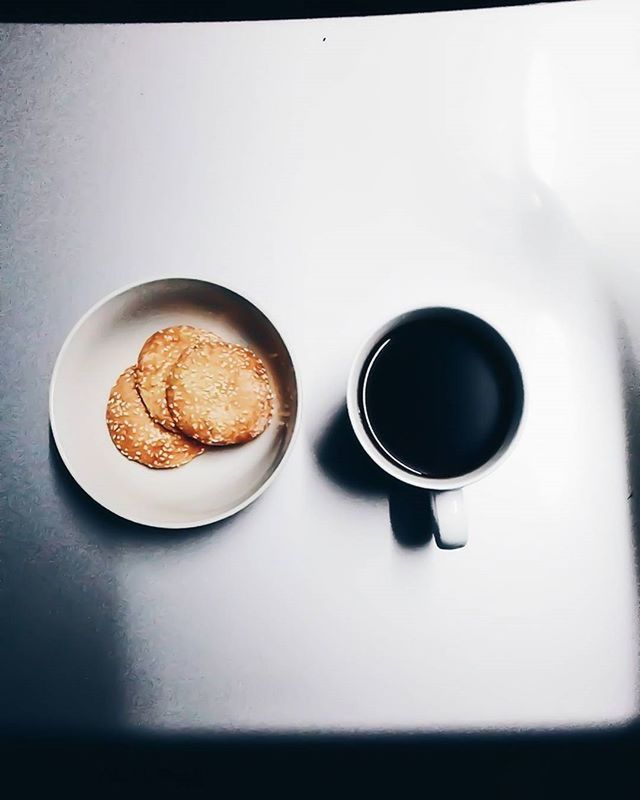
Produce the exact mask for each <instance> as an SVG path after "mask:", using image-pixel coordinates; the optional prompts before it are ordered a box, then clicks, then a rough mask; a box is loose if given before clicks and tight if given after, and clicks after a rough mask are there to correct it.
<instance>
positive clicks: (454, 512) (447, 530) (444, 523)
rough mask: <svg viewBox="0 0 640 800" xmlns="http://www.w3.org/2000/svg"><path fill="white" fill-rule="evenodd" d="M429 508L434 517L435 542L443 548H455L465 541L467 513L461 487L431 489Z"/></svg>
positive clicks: (466, 536) (466, 535)
mask: <svg viewBox="0 0 640 800" xmlns="http://www.w3.org/2000/svg"><path fill="white" fill-rule="evenodd" d="M431 509H432V511H433V516H434V517H435V521H436V525H437V531H436V542H437V544H438V547H441V548H443V550H455V549H456V548H457V547H464V546H465V544H466V543H467V538H468V532H467V514H466V511H465V508H464V498H463V497H462V489H450V490H448V491H444V492H441V491H433V490H432V491H431Z"/></svg>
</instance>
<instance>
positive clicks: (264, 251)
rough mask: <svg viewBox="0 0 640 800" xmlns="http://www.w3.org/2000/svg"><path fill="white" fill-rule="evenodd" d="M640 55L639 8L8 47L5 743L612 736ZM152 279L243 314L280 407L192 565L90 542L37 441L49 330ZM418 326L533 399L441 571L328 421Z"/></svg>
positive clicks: (634, 659) (96, 37)
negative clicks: (287, 417) (358, 369)
mask: <svg viewBox="0 0 640 800" xmlns="http://www.w3.org/2000/svg"><path fill="white" fill-rule="evenodd" d="M639 32H640V9H638V7H637V5H636V4H634V3H631V2H629V3H627V2H610V3H605V2H593V3H572V4H567V5H562V4H559V5H553V6H548V7H544V6H538V7H530V8H512V9H504V10H483V11H473V12H459V13H458V12H455V13H443V14H427V15H415V16H405V17H380V18H370V19H367V18H363V19H345V20H308V21H294V22H268V23H221V24H202V25H185V24H176V25H174V24H170V25H158V26H152V25H130V26H101V25H96V26H55V25H53V26H5V27H3V28H1V29H0V310H1V314H2V331H1V343H2V347H1V348H0V360H1V361H0V368H1V373H2V406H1V410H0V470H1V475H0V492H1V494H0V580H1V583H0V592H1V594H2V601H1V606H2V613H1V615H0V641H1V642H2V645H1V649H2V657H1V658H0V726H1V727H2V728H3V729H9V730H29V731H33V730H39V729H54V730H81V731H87V730H99V731H111V732H113V731H115V732H130V731H140V730H145V731H146V730H151V731H193V730H196V731H205V732H210V731H256V730H259V731H300V730H313V731H344V732H352V731H381V730H385V731H408V730H424V731H441V730H446V731H477V730H481V729H487V728H498V729H505V728H509V729H511V728H514V727H515V728H519V729H536V730H539V729H545V730H546V729H549V728H563V729H564V728H572V729H575V728H579V729H581V728H584V727H588V726H603V725H620V724H624V723H626V722H628V721H629V720H632V719H635V717H636V715H637V713H638V694H637V686H638V619H637V603H638V592H637V575H636V568H635V563H634V550H633V548H634V525H633V522H634V518H635V510H636V506H635V503H637V502H638V499H637V498H634V486H635V494H636V495H638V494H639V493H640V487H638V485H637V483H636V482H637V480H639V479H640V470H639V464H640V461H639V459H638V456H637V447H638V441H637V438H636V436H635V433H636V431H637V430H638V427H639V426H638V421H639V415H638V412H637V411H636V407H637V399H638V398H637V388H638V381H637V378H636V376H637V370H636V361H635V357H634V342H637V341H638V336H639V334H640V329H639V327H638V324H637V323H636V322H635V317H634V316H633V314H632V313H631V310H632V309H633V306H634V302H635V301H636V300H637V299H638V297H639V295H640V289H639V286H640V282H639V281H638V279H637V277H636V274H635V273H636V272H637V260H638V255H639V254H640V233H639V232H638V226H637V208H638V187H639V186H640V111H638V104H637V98H638V96H639V94H638V92H639V91H640V55H639V53H638V49H637V40H638V34H639ZM634 265H635V266H634ZM161 275H187V276H191V275H196V276H197V275H200V276H204V277H207V278H209V279H211V280H214V281H215V282H217V283H220V284H223V285H226V286H229V287H230V288H232V289H234V290H236V291H238V292H241V293H242V292H243V291H244V292H246V293H247V294H248V296H249V297H251V298H255V300H256V301H257V302H258V303H259V304H260V306H261V307H262V308H263V309H264V311H265V312H266V313H267V314H268V315H270V316H271V318H272V319H273V321H274V322H275V324H276V325H277V326H278V329H279V330H280V332H281V333H282V334H283V336H284V338H285V341H286V342H287V344H288V345H289V346H290V347H291V349H292V352H293V354H294V356H295V359H296V363H297V364H298V366H299V371H300V375H299V378H300V381H301V386H302V395H303V403H302V420H301V424H302V428H301V433H300V436H299V437H298V439H297V441H296V443H295V447H294V451H293V452H292V453H291V457H290V459H289V461H288V462H287V464H286V465H285V466H284V468H283V470H282V472H281V474H280V475H279V476H278V478H277V480H276V481H275V482H274V484H273V485H272V486H271V487H270V488H269V489H268V491H267V492H266V493H265V494H264V495H263V496H262V497H261V498H260V499H259V500H258V501H257V502H256V503H255V504H253V505H252V506H250V507H249V508H247V509H245V510H244V511H242V512H241V513H240V514H238V515H237V516H236V517H234V518H232V519H229V520H226V521H225V522H223V523H220V524H217V525H214V526H209V527H206V528H203V529H199V530H190V531H179V530H177V531H161V530H154V529H149V528H144V527H140V526H136V525H133V524H129V523H126V522H124V521H122V520H120V519H119V518H117V517H115V516H113V515H112V514H110V513H108V512H106V511H104V510H102V509H101V508H100V507H99V506H97V505H96V504H95V503H94V502H93V501H91V500H90V499H89V498H88V497H87V496H85V495H84V494H83V493H82V491H81V490H80V489H79V488H78V487H77V486H76V485H75V484H74V482H73V480H72V479H71V478H70V476H69V475H68V474H67V473H66V471H65V469H64V467H63V465H62V464H61V462H60V459H59V457H58V455H57V453H56V450H55V446H54V444H53V441H52V439H51V435H50V432H49V422H48V410H47V392H48V384H49V378H50V375H51V371H52V368H53V364H54V361H55V358H56V355H57V352H58V350H59V348H60V346H61V344H62V342H63V340H64V338H65V336H66V334H67V332H68V331H69V329H70V328H71V326H72V325H73V324H74V323H75V321H76V320H77V318H78V317H79V316H80V315H81V314H82V313H84V311H86V309H87V308H88V307H90V306H91V305H92V304H93V303H95V302H96V301H97V300H99V299H100V298H101V297H102V296H103V295H105V294H106V293H108V292H110V291H112V290H114V289H116V288H117V287H118V286H120V285H124V284H128V283H131V282H133V281H136V280H143V279H147V278H151V277H154V276H161ZM437 304H449V305H455V306H459V307H463V308H467V309H469V310H472V311H475V312H476V313H478V314H480V315H481V316H484V317H485V318H486V319H487V320H488V321H490V322H492V323H493V324H495V325H496V326H497V327H498V328H499V329H501V330H503V331H504V332H505V334H506V335H507V337H508V339H509V341H510V342H512V343H513V345H514V348H515V349H516V352H517V354H518V357H519V358H520V360H521V363H522V365H523V372H524V377H525V385H526V390H527V415H526V420H525V425H526V427H525V428H524V429H523V434H522V438H521V441H520V442H519V444H518V447H517V449H516V450H515V451H514V453H513V455H512V456H511V457H510V458H509V459H508V461H507V462H505V464H504V465H502V466H501V467H500V469H499V470H497V471H496V472H495V473H494V474H492V475H491V476H489V477H487V478H486V479H485V480H483V481H481V482H479V483H477V484H475V485H473V486H472V487H469V488H468V490H466V499H467V503H468V511H469V518H470V542H469V545H468V546H467V547H466V548H464V549H462V550H459V551H455V552H446V551H442V550H438V549H437V547H436V546H435V542H434V541H433V540H432V536H431V532H432V521H431V520H430V518H429V514H428V498H426V497H425V496H424V495H423V494H421V493H420V492H418V491H409V490H405V489H402V488H401V487H399V486H397V485H395V484H393V483H392V482H389V481H387V480H386V479H385V478H383V477H382V475H381V474H380V473H379V472H378V471H377V470H376V469H375V468H374V467H373V466H372V465H371V464H370V463H369V462H368V461H367V459H366V457H365V456H364V455H363V454H362V453H361V452H360V450H359V449H358V447H357V444H356V443H355V440H354V437H353V435H352V434H351V432H350V430H349V426H348V421H347V417H346V411H345V408H344V397H345V390H346V381H347V375H348V371H349V367H350V363H351V361H352V359H353V357H354V356H355V353H356V352H357V350H358V347H359V346H360V345H361V343H362V342H363V341H364V340H365V339H366V338H367V336H368V335H369V334H370V333H371V331H373V330H374V329H376V328H377V327H378V326H380V325H381V324H382V323H383V322H384V321H385V320H386V319H388V318H391V317H392V316H394V315H396V314H398V313H400V312H402V311H404V310H407V309H410V308H415V307H419V306H425V305H437ZM79 401H80V402H81V401H82V398H79ZM87 447H91V442H90V441H88V442H87Z"/></svg>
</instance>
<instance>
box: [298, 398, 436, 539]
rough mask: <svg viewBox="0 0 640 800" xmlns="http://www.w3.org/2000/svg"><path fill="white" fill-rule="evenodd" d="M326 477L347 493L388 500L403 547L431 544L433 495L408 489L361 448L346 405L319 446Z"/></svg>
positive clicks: (390, 518) (327, 429)
mask: <svg viewBox="0 0 640 800" xmlns="http://www.w3.org/2000/svg"><path fill="white" fill-rule="evenodd" d="M314 449H315V454H316V457H317V459H318V463H319V465H320V467H321V469H322V471H323V472H324V474H325V475H326V476H327V477H328V478H329V479H330V480H331V481H332V482H333V483H335V484H336V486H338V487H340V488H341V489H342V490H343V491H345V492H348V493H349V494H352V495H354V496H360V497H387V498H388V500H389V520H390V523H391V530H392V532H393V536H394V538H395V540H396V542H397V543H398V544H399V545H400V546H401V547H407V548H419V547H422V546H424V545H426V544H427V543H428V542H430V541H431V539H432V538H433V535H434V530H435V519H434V517H433V513H432V511H431V503H430V501H429V492H428V491H426V490H425V489H419V488H416V487H414V486H408V485H406V484H404V483H401V482H400V481H397V480H395V479H394V478H392V477H391V476H389V475H387V473H386V472H384V471H383V470H381V469H380V468H379V467H378V466H377V465H376V464H375V463H374V462H373V461H372V460H371V459H370V458H369V456H368V455H367V454H366V453H365V451H364V450H363V449H362V447H361V446H360V443H359V442H358V440H357V438H356V435H355V433H354V432H353V428H352V427H351V423H350V421H349V415H348V413H347V407H346V405H345V404H344V403H343V404H342V405H341V406H340V407H339V408H338V410H337V411H336V412H335V413H334V415H333V416H332V417H331V419H330V420H329V423H328V425H327V426H326V428H325V430H324V431H323V433H322V435H321V436H320V437H319V439H318V441H317V442H316V444H315V448H314Z"/></svg>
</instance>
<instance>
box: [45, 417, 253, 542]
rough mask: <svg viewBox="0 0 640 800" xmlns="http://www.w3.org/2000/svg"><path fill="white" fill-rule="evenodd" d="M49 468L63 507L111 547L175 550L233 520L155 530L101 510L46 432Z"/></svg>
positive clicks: (104, 509) (51, 436) (50, 433)
mask: <svg viewBox="0 0 640 800" xmlns="http://www.w3.org/2000/svg"><path fill="white" fill-rule="evenodd" d="M49 464H50V466H51V471H52V474H53V478H54V482H55V486H56V489H57V490H58V491H59V493H60V496H61V497H63V498H64V500H65V503H67V504H68V505H69V506H70V507H71V508H72V509H73V511H74V513H75V514H77V515H78V517H79V518H80V520H81V521H82V522H84V523H86V524H87V525H90V526H91V528H92V530H93V531H94V532H95V533H97V534H99V535H100V534H102V535H103V536H104V537H105V538H106V539H108V542H109V543H110V544H116V545H117V544H126V545H129V546H133V547H148V546H157V545H161V546H162V547H163V548H178V547H182V546H184V545H185V544H188V543H191V542H194V541H197V540H201V539H203V538H205V537H207V536H209V535H211V534H213V533H215V532H217V531H219V530H221V529H222V528H224V527H225V526H226V525H229V524H230V522H231V520H232V519H233V518H232V517H229V518H227V519H224V520H221V521H220V522H214V523H212V524H211V525H203V526H201V527H199V528H184V529H182V528H180V529H163V528H154V527H151V526H149V525H141V524H139V523H137V522H130V521H129V520H126V519H123V518H122V517H119V516H118V515H117V514H114V513H113V512H112V511H109V510H107V509H106V508H103V506H101V505H100V504H99V503H97V502H96V501H95V500H93V498H91V497H90V496H89V495H88V494H87V493H86V492H85V491H84V489H82V488H81V487H80V486H79V485H78V484H77V483H76V481H75V480H74V478H73V477H72V475H71V474H70V472H69V470H68V469H67V467H66V465H65V463H64V461H63V460H62V458H61V456H60V453H59V452H58V447H57V445H56V442H55V439H54V438H53V433H52V432H51V428H49ZM239 513H241V514H242V513H244V512H243V511H241V512H239Z"/></svg>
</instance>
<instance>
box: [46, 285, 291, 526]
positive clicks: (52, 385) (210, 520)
mask: <svg viewBox="0 0 640 800" xmlns="http://www.w3.org/2000/svg"><path fill="white" fill-rule="evenodd" d="M162 281H192V282H194V283H206V284H208V285H209V286H214V287H216V288H218V289H223V290H225V291H228V292H232V293H233V294H235V295H236V296H237V297H239V298H241V299H242V300H245V301H246V302H248V303H250V304H251V305H252V306H253V307H254V308H255V309H257V311H259V312H260V313H261V314H262V315H263V316H264V318H265V319H266V320H267V321H268V322H269V323H270V324H271V325H272V326H273V327H274V329H275V331H276V333H277V334H278V336H279V337H280V339H281V340H282V343H283V344H284V346H285V349H286V350H287V353H288V354H289V359H290V361H291V366H292V370H293V379H294V382H295V392H296V413H295V416H294V417H293V419H292V422H293V429H292V431H291V437H290V439H289V442H288V443H287V445H286V448H285V451H284V453H283V454H282V457H281V459H280V461H279V462H278V464H277V465H276V467H275V469H274V470H273V472H272V473H271V475H269V477H268V478H266V479H265V480H264V481H262V483H261V484H260V485H259V486H258V488H257V489H256V490H255V491H254V492H253V493H252V494H250V495H249V496H248V497H246V498H245V499H244V500H242V501H241V502H240V503H237V504H236V505H235V506H232V507H231V508H230V509H228V510H227V511H224V512H222V513H219V514H213V515H210V516H206V517H202V518H200V519H197V520H193V521H191V522H186V523H185V522H177V521H173V520H171V521H168V522H166V523H165V522H163V523H162V524H158V523H157V522H151V521H149V520H147V519H144V518H141V517H137V516H133V515H129V514H123V513H122V512H121V511H118V510H116V509H115V508H112V507H111V506H110V505H107V504H106V503H103V502H102V501H100V500H98V499H97V498H96V497H95V495H94V494H93V493H92V492H91V491H90V490H89V489H88V488H87V487H86V485H85V483H84V482H83V481H82V480H81V479H80V477H79V476H78V474H77V472H76V471H74V470H73V469H72V467H71V465H70V463H69V459H68V457H67V455H66V453H65V450H64V447H63V445H62V442H61V436H60V434H59V431H58V429H57V426H56V420H55V413H54V409H53V402H54V395H55V390H56V384H57V382H58V372H59V369H60V364H61V362H62V359H63V357H64V355H65V353H66V351H67V348H68V347H69V345H70V344H71V342H72V341H73V339H74V338H75V336H76V334H77V333H78V330H79V329H80V328H81V327H82V325H83V324H84V323H85V322H86V321H87V320H88V319H89V318H90V317H91V316H93V314H95V313H96V311H98V310H99V309H100V308H102V306H104V305H106V304H107V303H109V302H110V301H111V300H113V299H115V298H116V297H119V296H120V295H122V294H125V293H126V292H129V291H131V290H133V289H139V288H141V287H143V286H146V285H148V284H151V283H159V282H162ZM301 409H302V389H301V385H300V379H299V377H298V366H297V359H296V358H295V356H294V354H293V351H292V348H291V346H290V344H289V339H288V338H286V337H285V336H284V335H283V333H282V328H281V326H280V324H279V323H278V324H276V323H275V322H274V320H273V317H272V316H271V315H270V314H267V313H266V312H265V311H264V310H263V309H262V307H261V306H260V305H258V303H256V302H255V301H254V300H253V298H251V297H248V296H247V295H246V294H245V293H244V292H239V291H236V290H235V289H234V288H232V287H230V286H226V285H224V284H221V283H216V282H215V281H211V280H208V279H207V278H203V277H201V276H198V275H158V276H156V277H153V278H145V279H144V280H141V281H133V282H132V283H127V284H125V285H124V286H120V287H119V288H117V289H114V290H113V291H112V292H109V293H108V294H106V295H104V296H103V297H101V298H100V299H99V300H98V301H97V302H95V303H94V304H93V305H92V306H91V307H90V308H88V309H87V310H86V311H85V312H84V314H82V316H81V317H80V318H79V319H78V320H77V321H76V323H75V324H74V325H73V326H72V328H71V330H70V331H69V333H68V334H67V335H66V337H65V339H64V341H63V343H62V346H61V347H60V350H59V351H58V355H57V356H56V360H55V363H54V365H53V370H52V372H51V378H50V381H49V427H50V428H51V433H52V434H53V439H54V441H55V445H56V448H57V450H58V454H59V455H60V458H61V459H62V463H63V464H64V466H65V468H66V470H67V471H68V473H69V474H70V475H71V477H72V478H73V480H74V481H75V482H76V483H77V484H78V486H79V487H80V488H81V489H82V491H83V492H85V494H87V495H88V496H89V497H90V498H91V499H92V500H93V501H94V503H97V504H98V505H99V506H101V507H102V508H105V509H106V510H107V511H109V512H111V513H112V514H115V515H116V516H117V517H120V519H124V520H127V521H129V522H133V523H135V524H137V525H144V526H146V527H148V528H156V529H160V530H188V529H190V528H201V527H203V526H205V525H213V524H214V523H216V522H221V521H222V520H223V519H228V518H229V517H232V516H234V515H235V514H237V513H238V512H239V511H242V509H244V508H246V507H247V506H249V505H251V503H253V502H254V501H255V500H257V499H258V497H260V495H262V494H263V492H265V491H266V490H267V489H268V487H269V486H270V485H271V483H272V482H273V481H274V480H275V478H276V476H277V474H278V473H279V472H280V470H281V469H282V467H283V465H284V464H285V462H286V461H287V459H288V457H289V454H290V453H291V450H292V448H293V446H294V444H295V441H296V439H297V437H298V431H299V428H300V414H301ZM290 419H291V418H290Z"/></svg>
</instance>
